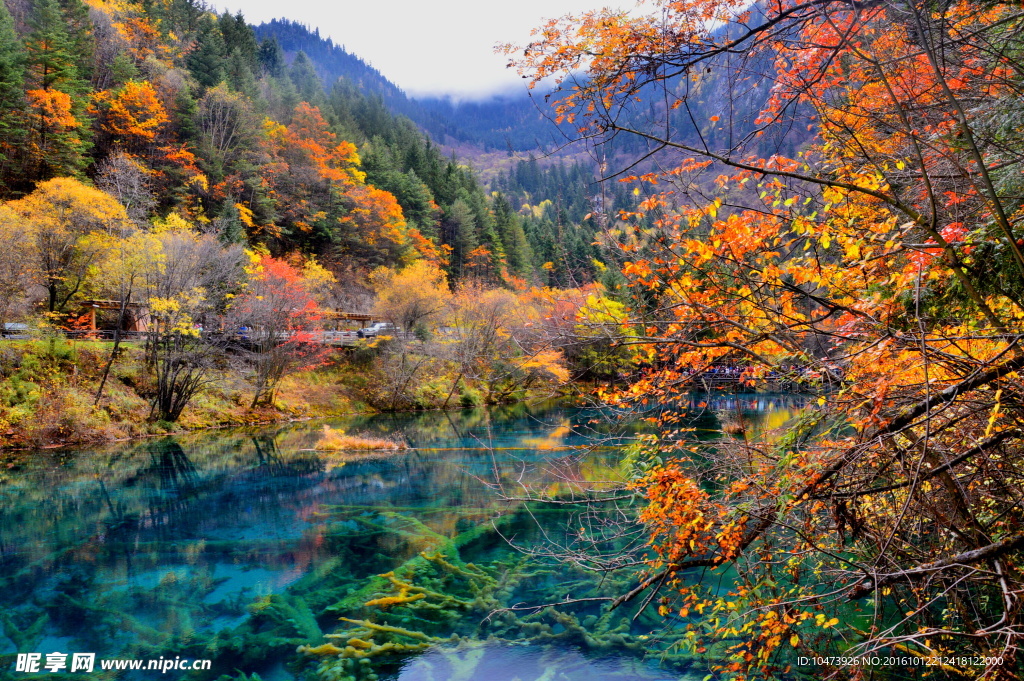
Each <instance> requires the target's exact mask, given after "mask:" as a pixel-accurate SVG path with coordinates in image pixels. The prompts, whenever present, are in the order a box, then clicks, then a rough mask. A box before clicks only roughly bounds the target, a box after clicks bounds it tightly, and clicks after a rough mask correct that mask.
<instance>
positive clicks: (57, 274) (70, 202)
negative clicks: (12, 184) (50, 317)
mask: <svg viewBox="0 0 1024 681" xmlns="http://www.w3.org/2000/svg"><path fill="white" fill-rule="evenodd" d="M7 205H8V207H9V208H10V209H11V210H12V211H14V213H16V214H17V215H18V217H19V218H20V219H21V220H22V224H23V226H24V229H25V232H26V234H28V235H31V238H32V240H33V241H34V248H33V252H34V254H35V258H36V259H37V261H36V263H35V265H34V267H33V268H32V270H33V272H34V276H35V277H36V281H37V282H38V284H39V285H40V286H42V287H43V288H44V289H45V290H46V305H47V309H48V311H49V312H51V313H53V312H64V311H66V310H67V307H68V304H69V303H70V302H71V300H72V299H73V298H74V297H75V295H77V294H78V292H79V291H80V290H81V288H82V286H83V285H84V284H85V281H86V278H87V276H88V274H89V268H90V267H91V266H92V265H93V264H94V263H95V262H96V260H97V258H98V257H99V255H100V251H101V249H100V247H99V245H98V244H97V242H95V241H91V240H88V239H86V237H87V236H88V235H90V234H92V233H94V232H96V233H103V234H112V235H118V236H124V235H126V234H128V233H130V232H131V230H132V229H133V227H132V226H131V223H130V221H129V220H128V215H127V213H126V212H125V209H124V206H122V205H121V204H120V203H118V202H117V200H116V199H114V198H113V197H112V196H110V195H109V194H106V193H105V192H102V191H99V190H98V189H95V188H93V187H89V186H87V185H85V184H82V183H81V182H79V181H77V180H74V179H71V178H56V179H53V180H48V181H46V182H43V183H41V184H39V185H38V186H37V187H36V189H35V191H34V192H32V193H31V194H29V195H28V196H26V197H25V198H23V199H19V200H17V201H12V202H10V203H8V204H7Z"/></svg>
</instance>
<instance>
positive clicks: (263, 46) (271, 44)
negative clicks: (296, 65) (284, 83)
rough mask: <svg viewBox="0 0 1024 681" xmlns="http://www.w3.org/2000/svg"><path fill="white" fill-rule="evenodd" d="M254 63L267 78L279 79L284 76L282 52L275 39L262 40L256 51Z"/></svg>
mask: <svg viewBox="0 0 1024 681" xmlns="http://www.w3.org/2000/svg"><path fill="white" fill-rule="evenodd" d="M256 61H257V63H258V65H259V67H260V69H261V70H262V71H263V73H265V74H267V75H268V76H273V77H274V78H279V77H281V76H282V75H283V74H284V66H285V63H284V50H282V49H281V44H280V43H278V42H277V39H276V38H264V39H263V40H262V41H261V42H260V44H259V48H258V49H257V50H256Z"/></svg>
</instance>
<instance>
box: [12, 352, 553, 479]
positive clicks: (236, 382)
mask: <svg viewBox="0 0 1024 681" xmlns="http://www.w3.org/2000/svg"><path fill="white" fill-rule="evenodd" d="M412 345H415V344H412ZM110 351H111V343H109V342H98V341H71V340H66V339H61V338H55V339H42V340H38V339H34V340H8V341H3V342H0V450H6V451H7V452H10V451H12V450H27V449H32V448H39V447H54V446H69V445H80V444H84V443H95V442H104V441H107V442H109V441H116V440H124V439H129V438H136V437H145V436H150V435H160V434H166V433H173V432H186V431H193V430H201V429H206V428H217V427H226V426H238V425H256V424H269V423H275V422H284V421H290V420H297V419H308V418H322V417H329V416H338V415H342V414H352V413H368V412H374V411H395V410H397V411H406V410H415V409H441V408H448V409H452V408H454V409H458V408H463V407H473V406H479V405H481V404H487V403H497V402H514V401H521V400H525V399H532V398H536V397H538V396H550V395H551V394H552V391H553V390H557V388H558V384H559V383H560V382H559V381H552V380H536V381H530V382H529V383H530V384H529V385H526V382H525V381H522V376H523V375H522V374H520V375H519V378H520V382H519V383H516V384H515V385H517V386H518V387H517V388H516V389H514V390H512V389H508V388H507V384H508V382H507V381H506V382H501V381H491V382H484V381H480V380H475V381H474V380H469V379H467V378H466V377H465V376H464V374H463V372H461V371H458V370H457V368H456V367H455V366H453V365H452V364H451V363H450V362H446V361H443V360H441V359H438V358H435V357H429V356H427V355H426V354H417V350H416V349H415V348H411V347H407V348H406V349H405V350H403V351H402V352H401V354H400V355H398V354H395V352H394V348H393V347H392V348H390V349H389V348H388V346H382V345H378V344H375V343H368V344H367V346H365V347H364V348H362V349H360V350H358V351H356V352H354V353H353V352H345V351H343V350H337V351H335V352H334V353H332V354H330V355H328V356H327V357H326V359H325V361H324V362H322V363H320V364H318V366H316V368H314V369H309V370H305V371H300V372H296V373H292V374H289V375H287V376H285V377H284V378H283V379H282V380H281V382H280V384H279V385H278V388H277V390H276V392H275V394H274V399H273V401H272V404H269V405H266V406H260V407H256V408H251V407H250V405H251V403H252V400H253V395H254V386H253V384H252V382H251V371H250V369H249V367H248V366H247V365H246V364H245V363H244V362H242V361H233V360H232V359H231V358H230V357H228V358H223V361H222V362H221V363H220V364H219V365H218V366H217V368H215V369H213V370H211V371H210V373H209V376H208V380H207V381H206V383H205V384H204V386H203V387H202V389H201V390H200V391H199V392H198V393H197V394H196V396H195V397H194V398H193V399H192V400H191V401H190V402H189V404H188V406H187V407H186V408H185V410H184V411H183V413H182V415H181V417H180V419H178V420H177V421H176V422H174V423H169V422H167V421H160V420H155V419H154V418H153V414H152V410H151V407H152V404H153V395H154V394H155V383H154V381H155V379H154V376H153V371H152V370H151V368H150V367H148V366H147V365H146V361H145V356H144V352H143V348H142V347H141V346H138V345H135V344H127V345H122V346H121V350H120V352H119V355H118V357H117V359H116V360H115V361H114V363H113V365H112V366H111V370H110V376H109V378H108V379H107V382H106V384H105V387H104V390H103V394H102V396H101V397H100V399H99V400H97V399H96V393H97V389H98V388H99V385H100V382H101V377H102V374H103V368H104V365H105V364H106V362H107V359H108V358H109V355H110ZM420 352H421V353H422V350H420ZM402 367H406V369H405V370H402ZM409 367H413V368H411V369H410V368H409ZM527 378H530V377H529V376H527ZM495 385H499V386H504V387H502V389H495V388H494V386H495ZM4 456H7V458H8V460H14V459H16V458H17V455H13V458H12V455H11V454H9V453H8V454H6V455H4Z"/></svg>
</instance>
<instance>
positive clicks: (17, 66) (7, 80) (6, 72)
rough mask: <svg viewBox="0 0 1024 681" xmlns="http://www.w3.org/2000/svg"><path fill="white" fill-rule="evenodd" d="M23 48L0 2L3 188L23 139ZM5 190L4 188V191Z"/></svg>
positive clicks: (0, 182)
mask: <svg viewBox="0 0 1024 681" xmlns="http://www.w3.org/2000/svg"><path fill="white" fill-rule="evenodd" d="M24 77H25V52H24V50H23V49H22V46H21V40H19V39H18V34H17V33H16V32H15V30H14V20H13V19H12V18H11V14H10V12H8V11H7V6H6V5H4V4H3V3H0V188H3V189H4V190H6V189H7V186H8V179H9V178H10V177H11V175H12V171H13V162H14V157H15V156H16V155H17V153H18V151H19V149H20V147H21V145H22V144H23V143H24V140H25V134H26V133H25V128H24V120H23V118H22V117H21V115H20V112H21V111H22V109H23V108H24V106H25V96H24V92H23V91H22V85H23V81H24ZM5 193H6V192H5Z"/></svg>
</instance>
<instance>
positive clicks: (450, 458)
mask: <svg viewBox="0 0 1024 681" xmlns="http://www.w3.org/2000/svg"><path fill="white" fill-rule="evenodd" d="M763 399H765V398H763V397H759V396H724V397H721V398H716V399H707V398H705V399H700V398H694V400H693V402H692V409H693V411H694V418H695V419H697V420H698V421H700V422H702V423H704V425H705V427H707V428H708V429H713V428H715V427H717V426H716V423H718V420H719V418H720V415H721V414H723V413H724V414H734V413H739V414H741V415H745V416H744V418H747V419H749V420H752V421H757V420H758V419H760V420H761V421H766V422H767V421H770V420H771V419H772V418H773V417H772V414H782V413H783V412H786V413H787V414H788V413H789V412H788V411H786V410H787V409H795V408H796V405H795V404H787V403H786V402H785V400H784V399H782V398H771V399H770V401H768V402H761V401H759V400H763ZM702 419H703V420H702ZM701 420H702V421H701ZM332 425H333V426H335V427H338V428H343V429H345V430H346V431H347V432H350V433H352V432H363V433H366V434H369V435H390V434H392V433H395V432H400V433H401V434H402V435H403V436H404V438H405V439H406V440H407V441H408V442H409V443H410V444H411V445H412V447H413V448H414V449H412V450H411V451H409V452H405V453H402V454H400V455H398V456H390V457H377V458H366V459H360V460H354V461H353V460H344V461H339V460H335V459H332V457H331V456H330V455H329V454H324V453H320V452H317V451H315V447H316V443H317V441H318V438H319V437H320V433H321V427H322V424H320V423H316V424H314V423H308V424H294V425H290V426H287V427H278V428H270V429H263V430H259V431H231V432H222V433H217V434H214V435H209V434H207V435H192V436H186V437H176V438H164V439H159V440H149V441H142V442H137V443H133V444H130V445H126V446H119V447H109V448H101V449H97V450H95V451H88V452H78V453H75V455H74V456H66V455H64V456H63V457H62V456H61V455H55V454H52V453H50V454H46V453H40V455H39V458H38V460H37V461H36V463H34V464H33V465H32V466H30V467H29V468H28V469H27V470H24V471H20V472H19V473H18V474H17V475H16V476H12V477H10V478H9V479H8V480H7V481H6V483H5V484H4V485H3V486H2V487H0V612H2V613H3V614H0V624H2V625H3V632H4V637H3V638H0V654H3V655H5V658H4V659H2V660H0V666H2V665H3V664H7V663H8V662H11V661H12V660H13V657H12V655H13V653H15V652H41V653H44V654H45V653H48V652H54V651H61V652H96V653H98V654H99V656H100V657H104V656H124V657H152V658H156V657H158V656H160V655H164V656H173V655H175V654H180V655H186V656H190V657H193V658H195V657H211V658H213V659H215V663H216V664H215V666H214V668H213V670H212V676H211V677H210V678H217V677H218V676H219V675H221V674H231V675H233V674H235V673H236V672H235V671H234V670H241V671H244V672H246V673H252V672H257V673H259V674H261V675H262V678H263V679H264V681H267V680H268V679H269V678H275V677H279V678H282V679H287V678H291V677H292V675H293V672H297V671H299V670H301V669H305V670H306V671H307V672H311V670H312V669H314V668H315V664H316V661H315V660H313V661H310V660H309V659H303V658H301V656H297V655H296V653H295V650H296V648H297V646H299V645H308V646H312V645H316V644H318V643H321V644H322V643H323V642H324V641H325V640H326V639H324V638H323V635H324V634H329V633H331V632H332V631H335V630H336V629H337V627H338V617H339V616H340V615H353V616H355V617H356V619H359V618H369V619H373V618H377V619H378V620H380V621H384V620H385V619H387V618H388V617H392V616H395V617H406V615H401V614H397V615H396V614H395V612H392V610H387V609H385V610H380V611H379V612H378V611H377V610H373V609H372V608H370V609H368V608H366V607H365V605H366V603H367V602H372V601H373V600H374V599H377V600H379V595H380V594H381V593H385V591H381V590H382V589H385V590H386V589H392V588H393V587H392V586H391V585H389V584H387V583H386V582H385V580H384V579H383V578H379V577H376V575H378V574H381V573H387V572H388V571H391V570H395V569H399V570H408V573H409V575H410V577H408V579H410V580H411V579H412V578H413V576H415V577H416V579H418V580H420V583H418V584H413V583H412V582H409V584H410V589H412V590H411V591H410V590H406V591H405V592H404V593H406V596H405V597H406V598H412V597H413V596H415V594H418V593H423V594H427V593H428V591H429V593H430V594H438V596H437V597H438V598H440V599H441V602H442V604H443V607H441V606H440V605H439V606H437V608H435V609H434V610H430V609H427V610H424V611H422V612H420V613H419V614H418V615H415V617H419V618H420V619H423V617H426V615H425V614H424V613H427V614H429V613H431V612H432V613H433V614H432V615H430V616H429V617H426V619H425V620H423V621H418V622H416V621H413V620H409V621H404V622H402V621H398V624H400V625H401V627H408V628H410V629H409V630H410V631H412V630H413V629H415V630H416V631H420V630H423V631H428V630H429V632H430V636H431V637H437V636H440V637H442V638H444V637H446V636H448V635H450V634H451V633H456V631H458V632H462V633H460V635H462V636H466V637H469V638H472V637H473V636H477V635H480V632H482V631H484V629H481V628H480V627H481V625H480V620H481V619H482V617H481V616H477V614H476V610H474V608H478V607H482V606H479V604H478V605H473V606H472V607H470V606H469V605H452V603H456V601H459V602H462V601H465V602H466V603H471V602H473V599H474V598H475V599H476V600H477V601H480V602H481V603H482V602H483V601H481V599H484V600H486V598H484V596H485V595H486V597H487V598H492V597H493V598H498V597H499V595H500V597H501V598H521V599H529V598H535V597H538V596H540V595H541V594H545V595H546V591H545V590H550V591H551V592H552V593H556V592H558V593H561V592H564V591H566V590H567V589H573V588H576V589H587V588H598V587H596V586H593V585H590V586H586V585H584V582H583V580H584V577H583V576H581V575H570V574H567V573H564V572H563V573H559V572H556V571H548V572H544V571H542V570H539V569H527V566H525V563H523V562H522V560H523V559H522V558H521V557H519V556H517V555H516V554H514V553H513V552H511V551H510V550H509V549H508V547H507V544H506V543H505V542H504V540H503V539H502V538H501V536H499V535H498V534H497V533H496V532H495V531H493V530H492V529H491V523H495V522H502V523H505V524H504V525H502V529H503V531H505V532H506V533H507V534H509V535H514V536H516V537H517V539H518V540H519V541H527V542H528V541H530V537H531V534H530V533H531V532H536V531H537V528H536V523H534V522H531V523H526V522H520V519H518V518H517V517H516V514H515V512H516V506H517V504H514V503H511V502H507V501H502V500H501V499H500V498H499V497H498V496H497V495H496V494H495V493H494V489H493V485H494V483H495V482H496V481H503V482H504V483H505V484H508V485H521V484H529V485H535V486H538V487H540V488H550V486H552V485H556V486H557V485H563V484H566V481H572V482H573V483H574V484H585V482H586V481H588V480H594V479H599V478H606V477H608V476H609V475H611V474H613V473H614V471H615V470H616V466H617V465H618V459H619V456H620V455H619V452H618V449H617V447H618V446H619V445H621V444H623V443H627V442H629V441H631V439H632V438H633V437H634V436H635V435H636V434H637V433H638V432H640V431H641V430H642V428H643V427H644V425H643V422H642V421H640V420H628V419H627V420H620V419H615V418H609V414H608V413H602V412H598V411H595V410H586V409H578V408H568V407H564V406H560V405H551V404H548V405H533V406H528V405H514V406H511V407H508V408H502V409H496V410H490V411H488V410H472V411H466V412H459V413H426V414H418V415H386V416H377V417H358V418H352V419H345V420H337V421H335V422H332ZM595 443H597V444H598V445H600V446H599V447H597V448H596V449H594V448H592V445H594V444H595ZM583 448H587V449H586V451H587V453H586V454H585V455H582V454H581V452H582V451H583ZM536 517H537V515H536V514H535V515H534V516H532V517H531V521H532V520H535V519H536ZM496 519H497V520H496ZM552 522H553V523H554V525H557V524H558V522H560V521H559V520H558V518H555V517H553V516H552ZM446 552H447V553H446ZM425 555H426V556H428V557H429V556H431V555H435V556H436V557H437V561H435V562H430V561H431V560H433V559H428V558H423V556H425ZM444 556H447V558H444ZM438 561H439V562H438ZM474 561H475V563H474ZM477 563H479V565H480V566H481V567H479V568H467V567H465V566H466V565H474V564H477ZM513 568H514V569H513ZM473 570H478V572H473ZM460 571H461V573H460ZM513 572H515V574H516V575H519V576H518V577H516V580H518V581H515V582H514V584H513V581H508V580H507V579H506V578H500V575H501V574H506V575H508V574H512V573H513ZM460 574H461V576H460ZM467 575H468V576H467ZM401 579H405V577H401ZM500 579H506V582H507V583H506V582H501V584H504V586H500V588H499V582H500ZM460 580H461V581H460ZM573 580H576V581H573ZM423 584H430V585H432V586H431V587H430V588H429V589H428V588H427V587H424V586H423ZM574 584H575V585H576V586H573V585H574ZM613 587H614V585H611V584H608V585H605V586H603V587H600V588H603V589H605V590H606V591H607V590H608V589H611V588H613ZM394 589H397V591H395V593H402V592H401V590H400V589H399V587H394ZM394 589H393V590H394ZM415 589H420V591H415ZM441 591H444V593H441ZM387 593H390V592H387ZM595 593H596V592H595ZM409 594H413V596H409ZM474 594H475V595H474ZM496 594H497V595H496ZM394 597H397V596H394ZM432 598H434V596H427V595H424V596H423V598H422V599H421V600H423V601H424V603H427V602H429V601H430V599H432ZM360 599H361V600H360ZM444 599H448V601H444ZM459 599H461V600H459ZM574 616H578V619H579V621H580V622H583V621H588V620H587V619H586V618H588V617H589V618H597V617H599V616H600V612H599V610H597V609H594V610H593V611H592V612H591V611H589V610H582V609H581V610H578V611H577V612H576V613H575V615H574ZM415 617H413V619H415ZM544 617H546V615H544V616H542V615H537V616H536V617H535V618H534V619H533V620H529V621H527V620H525V619H524V620H523V621H520V620H514V621H513V620H509V621H508V622H507V623H506V624H504V625H502V624H501V623H500V622H499V623H496V624H493V625H492V627H493V629H494V630H495V631H497V630H499V629H500V627H501V626H504V627H505V630H506V631H508V630H511V629H512V628H514V627H523V628H524V630H530V631H533V630H534V629H535V630H536V631H535V632H534V633H532V634H531V636H532V637H533V639H531V640H536V641H549V643H547V644H544V645H538V644H535V645H533V646H527V647H517V646H511V647H509V646H498V647H479V646H478V647H476V648H472V649H470V648H457V649H455V650H450V649H448V648H446V647H440V648H437V647H435V648H434V649H433V652H430V653H428V654H426V655H423V656H420V657H416V658H412V659H411V661H410V659H408V658H403V659H404V660H405V662H406V664H405V665H404V666H402V665H392V666H388V665H383V666H382V667H379V668H378V667H374V671H373V674H379V676H380V678H387V677H390V678H398V679H401V680H402V681H412V680H415V679H421V678H422V679H426V678H435V679H444V678H455V672H454V671H444V670H446V669H448V670H452V669H454V668H455V667H453V666H452V665H456V664H457V665H461V666H459V669H460V670H462V671H460V672H459V674H461V675H460V676H458V678H465V679H467V680H475V679H501V678H505V677H503V676H501V675H500V673H499V672H498V671H495V670H501V669H506V668H507V669H510V670H511V669H513V668H514V667H517V668H518V671H517V672H516V675H518V677H519V678H521V679H523V681H527V680H528V679H533V678H542V677H543V678H548V677H545V676H544V675H545V674H548V673H550V672H551V670H552V669H554V668H556V667H557V669H558V670H559V673H562V674H564V675H565V676H564V678H569V679H575V678H583V677H584V676H586V677H587V678H588V679H589V680H591V681H598V680H604V679H609V680H610V679H618V678H650V679H661V678H665V677H664V675H659V674H660V673H657V672H654V671H652V670H651V669H649V668H648V667H642V668H638V667H636V666H635V665H636V664H637V663H636V661H635V660H636V655H635V654H634V652H637V651H639V652H642V649H643V646H637V651H634V652H631V653H629V654H625V653H626V652H628V651H627V649H626V648H621V650H619V649H618V648H615V647H614V646H611V647H607V648H606V649H605V648H602V652H601V653H600V655H597V656H596V657H595V656H585V655H582V654H580V653H578V652H575V649H574V647H573V646H572V645H568V644H566V643H565V641H570V642H571V639H570V638H568V637H564V636H563V634H564V633H565V629H566V627H567V626H568V625H564V626H563V625H559V624H558V623H554V624H552V623H551V622H547V621H545V620H544ZM446 618H447V619H446ZM474 618H475V619H474ZM463 620H465V622H463ZM388 621H389V622H390V621H391V620H388ZM396 621H397V620H396ZM414 625H415V626H414ZM588 626H591V627H592V628H595V630H598V629H600V628H601V626H605V630H606V631H607V632H608V633H607V637H608V640H613V639H614V637H615V636H618V637H619V639H622V637H623V636H626V637H627V638H628V637H630V636H632V637H634V638H632V639H629V640H633V641H634V642H636V641H639V639H637V638H635V637H637V636H645V635H646V633H645V632H648V631H649V630H650V628H651V627H652V626H654V624H653V623H652V622H646V623H645V622H639V623H632V624H630V623H626V624H621V623H617V622H611V621H609V622H607V623H606V624H605V625H600V624H593V622H592V623H591V624H590V625H588ZM417 627H418V628H417ZM530 627H533V629H530ZM545 627H547V628H546V629H545ZM559 627H561V628H559ZM616 627H617V628H616ZM623 627H625V628H623ZM545 632H546V633H545ZM615 632H619V633H615ZM371 634H372V631H371ZM534 634H535V635H534ZM359 635H362V634H359ZM563 639H564V640H563ZM431 640H433V639H431ZM603 645H604V643H602V646H603ZM616 650H617V651H618V652H615V651H616ZM473 660H475V662H473V665H469V662H470V661H473ZM327 662H330V660H327V661H326V662H324V664H326V663H327ZM217 665H219V667H218V666H217ZM303 665H305V666H303ZM310 665H313V666H312V667H311V666H310ZM445 665H448V666H447V667H446V666H445ZM467 665H469V666H467ZM339 669H340V667H339ZM638 669H639V670H640V671H637V670H638ZM678 669H679V668H677V671H676V672H675V673H674V676H673V677H672V678H679V673H678ZM429 670H433V671H429ZM474 670H476V671H474ZM428 671H429V673H428ZM344 673H345V674H350V676H338V677H337V678H359V679H362V678H366V679H370V678H371V675H370V672H367V671H364V672H359V673H357V672H355V671H352V672H350V671H344ZM501 673H504V672H501ZM510 673H511V672H510ZM359 674H362V676H360V675H359ZM430 674H433V676H430ZM645 674H647V676H644V675H645ZM700 676H701V677H702V676H703V674H701V675H700ZM321 677H322V678H334V677H329V676H327V675H325V673H321ZM508 678H510V679H511V678H515V675H513V676H508Z"/></svg>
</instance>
